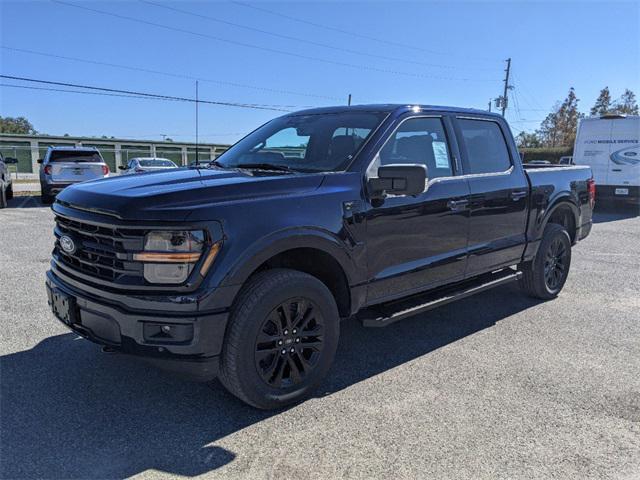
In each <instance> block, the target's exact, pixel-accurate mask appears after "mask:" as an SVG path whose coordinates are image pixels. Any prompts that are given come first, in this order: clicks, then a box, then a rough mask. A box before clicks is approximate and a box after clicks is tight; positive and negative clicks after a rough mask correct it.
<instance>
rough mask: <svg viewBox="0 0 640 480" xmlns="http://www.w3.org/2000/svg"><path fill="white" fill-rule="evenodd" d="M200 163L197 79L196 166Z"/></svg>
mask: <svg viewBox="0 0 640 480" xmlns="http://www.w3.org/2000/svg"><path fill="white" fill-rule="evenodd" d="M199 164H200V160H199V158H198V81H197V80H196V167H197V166H198V165H199Z"/></svg>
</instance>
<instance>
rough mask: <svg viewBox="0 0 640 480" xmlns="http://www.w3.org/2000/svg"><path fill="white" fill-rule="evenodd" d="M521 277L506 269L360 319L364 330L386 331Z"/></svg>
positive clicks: (393, 304)
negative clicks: (379, 328) (391, 325)
mask: <svg viewBox="0 0 640 480" xmlns="http://www.w3.org/2000/svg"><path fill="white" fill-rule="evenodd" d="M521 277H522V272H517V271H514V270H511V269H505V270H501V271H499V272H496V273H491V274H488V275H484V276H482V277H480V278H478V279H474V280H472V281H466V282H463V283H460V284H458V285H455V286H453V287H448V288H445V289H439V290H438V291H437V292H429V293H423V294H420V295H415V296H412V297H409V298H407V299H403V300H398V301H395V302H390V303H386V304H381V305H376V306H374V307H370V308H367V309H365V310H364V311H363V312H362V313H361V314H359V315H358V317H359V318H360V320H361V321H362V325H363V326H364V327H386V326H387V325H390V324H392V323H395V322H397V321H398V320H402V319H404V318H407V317H411V316H413V315H417V314H418V313H422V312H426V311H427V310H431V309H433V308H437V307H441V306H442V305H446V304H447V303H451V302H455V301H456V300H460V299H463V298H466V297H470V296H471V295H475V294H476V293H480V292H484V291H485V290H489V289H491V288H495V287H498V286H500V285H505V284H507V283H511V282H515V281H517V280H520V278H521Z"/></svg>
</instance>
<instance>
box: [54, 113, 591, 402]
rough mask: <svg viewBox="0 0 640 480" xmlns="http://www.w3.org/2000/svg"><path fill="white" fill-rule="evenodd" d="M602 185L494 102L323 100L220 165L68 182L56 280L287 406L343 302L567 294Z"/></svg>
mask: <svg viewBox="0 0 640 480" xmlns="http://www.w3.org/2000/svg"><path fill="white" fill-rule="evenodd" d="M594 201H595V185H594V182H593V179H592V175H591V171H590V169H589V167H580V166H552V165H539V166H531V167H527V166H523V165H522V163H521V160H520V156H519V155H518V150H517V149H516V144H515V142H514V140H513V136H512V134H511V131H510V129H509V127H508V125H507V123H506V122H505V120H504V119H503V118H502V117H501V116H498V115H496V114H491V113H487V112H484V111H478V110H469V109H457V108H447V107H432V106H419V105H415V106H414V105H409V106H407V105H369V106H351V107H334V108H320V109H312V110H306V111H302V112H298V113H292V114H287V115H285V116H282V117H280V118H276V119H274V120H272V121H270V122H268V123H266V124H265V125H263V126H262V127H260V128H258V129H257V130H255V131H254V132H252V133H250V134H249V135H248V136H246V137H245V138H243V139H242V140H240V141H239V142H238V143H237V144H235V145H234V146H233V147H231V148H230V149H229V150H228V151H227V152H225V153H224V154H223V155H222V156H220V157H219V158H218V159H217V160H216V161H214V162H211V164H210V165H209V166H208V167H207V168H181V169H176V170H171V171H167V172H157V173H155V172H154V173H147V174H145V175H135V176H134V175H132V176H122V177H118V178H109V179H104V180H96V181H91V182H85V183H81V184H78V185H73V186H71V187H69V188H66V189H65V190H64V191H62V192H61V193H60V194H59V195H58V198H57V200H56V201H55V203H54V204H53V206H52V209H53V211H54V213H55V238H56V241H55V247H54V250H53V254H52V255H53V258H52V261H51V269H50V270H49V272H48V273H47V279H46V285H47V292H48V296H49V303H50V305H51V309H52V310H53V312H54V314H55V315H56V317H57V318H58V319H60V320H61V321H62V322H64V323H65V324H66V325H67V326H68V327H69V328H71V329H72V330H73V331H74V332H77V333H78V334H80V335H81V336H83V337H86V338H88V339H89V340H92V341H94V342H96V343H98V344H102V345H104V346H105V348H107V349H110V350H116V351H120V352H123V353H127V354H133V355H137V356H140V357H143V358H145V359H147V360H150V361H152V362H154V363H156V364H158V365H161V366H164V367H165V368H168V369H171V370H174V371H177V372H181V373H182V374H185V375H188V376H191V377H195V378H198V379H201V380H210V379H213V378H215V377H216V376H217V377H219V379H220V380H221V382H222V383H223V384H224V385H225V386H226V388H228V389H229V390H230V391H231V392H232V393H233V394H234V395H236V396H237V397H239V398H240V399H242V400H244V401H245V402H247V403H249V404H251V405H253V406H255V407H258V408H265V409H267V408H277V407H280V406H284V405H287V404H290V403H292V402H296V401H299V400H301V399H302V398H305V397H306V396H308V395H310V394H311V393H312V392H313V390H314V388H315V387H317V386H318V384H319V383H320V382H321V381H322V379H323V377H325V375H326V374H327V372H328V370H329V367H330V366H331V363H332V361H333V358H334V354H335V352H336V347H337V345H338V337H339V332H340V320H341V319H346V318H349V317H355V318H357V319H359V320H360V321H362V322H363V324H364V325H366V326H371V327H380V326H385V325H388V324H390V323H392V322H395V321H397V320H400V319H402V318H405V317H407V316H410V315H415V314H417V313H420V312H424V311H426V310H429V309H431V308H434V307H437V306H441V305H444V304H446V303H448V302H451V301H453V300H457V299H460V298H464V297H467V296H469V295H472V294H474V293H477V292H480V291H483V290H486V289H488V288H494V287H499V286H501V285H505V284H506V283H508V282H513V281H519V282H520V284H521V285H522V288H523V289H524V291H525V292H526V293H528V294H529V295H532V296H534V297H537V298H541V299H552V298H554V297H555V296H556V295H558V293H559V292H560V291H561V289H562V287H563V285H564V283H565V281H566V279H567V275H568V273H569V265H570V262H571V248H572V246H573V245H574V244H575V243H576V242H578V241H579V240H581V239H583V238H584V237H586V236H587V235H588V234H589V231H590V230H591V213H592V209H593V205H594ZM487 308H491V306H490V305H487Z"/></svg>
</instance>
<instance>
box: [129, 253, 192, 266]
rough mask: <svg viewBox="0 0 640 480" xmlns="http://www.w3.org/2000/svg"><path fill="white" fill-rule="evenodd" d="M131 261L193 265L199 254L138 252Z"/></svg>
mask: <svg viewBox="0 0 640 480" xmlns="http://www.w3.org/2000/svg"><path fill="white" fill-rule="evenodd" d="M133 259H134V260H136V261H138V262H149V263H195V262H197V261H198V260H199V259H200V252H195V253H193V252H176V253H165V252H140V253H134V254H133Z"/></svg>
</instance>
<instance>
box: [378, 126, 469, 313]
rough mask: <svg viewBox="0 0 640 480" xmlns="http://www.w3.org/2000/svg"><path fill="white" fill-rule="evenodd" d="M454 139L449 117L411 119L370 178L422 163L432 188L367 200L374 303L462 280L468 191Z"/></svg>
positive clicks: (398, 131) (382, 154)
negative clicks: (394, 167)
mask: <svg viewBox="0 0 640 480" xmlns="http://www.w3.org/2000/svg"><path fill="white" fill-rule="evenodd" d="M446 125H448V126H446ZM453 137H454V135H453V132H452V130H451V129H450V124H449V120H448V119H447V118H443V117H440V116H411V117H409V118H405V119H403V120H401V121H400V123H399V125H397V126H396V129H395V130H394V132H393V133H392V134H391V136H390V137H389V138H388V139H387V141H386V143H385V144H384V146H383V147H382V148H381V150H380V151H379V153H378V155H376V157H375V158H374V160H373V162H372V164H371V165H370V166H369V168H368V169H367V177H368V178H370V177H375V176H376V174H377V168H378V167H379V166H380V165H388V164H402V163H406V164H423V165H425V166H426V167H427V169H428V184H427V189H426V191H425V192H423V193H422V194H421V195H418V196H415V197H409V196H388V197H386V198H385V199H384V200H378V201H372V200H370V202H369V203H370V205H369V208H368V210H367V213H366V225H367V226H366V231H367V236H366V238H367V263H368V267H369V278H370V279H371V280H370V283H369V286H368V292H367V300H368V303H370V304H372V303H379V302H381V301H385V300H390V299H392V298H395V297H398V296H404V295H407V294H411V293H415V292H418V291H422V290H426V289H428V288H432V287H435V286H438V285H442V284H445V283H450V282H454V281H456V280H461V279H462V278H463V277H464V269H465V262H466V258H467V230H468V226H469V214H468V209H467V207H466V205H467V203H468V199H469V186H468V183H467V180H466V179H464V178H463V177H461V176H459V175H458V172H459V169H458V168H457V167H456V160H455V159H456V157H457V154H456V152H457V147H456V146H455V140H454V142H452V141H451V140H452V138H453Z"/></svg>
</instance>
